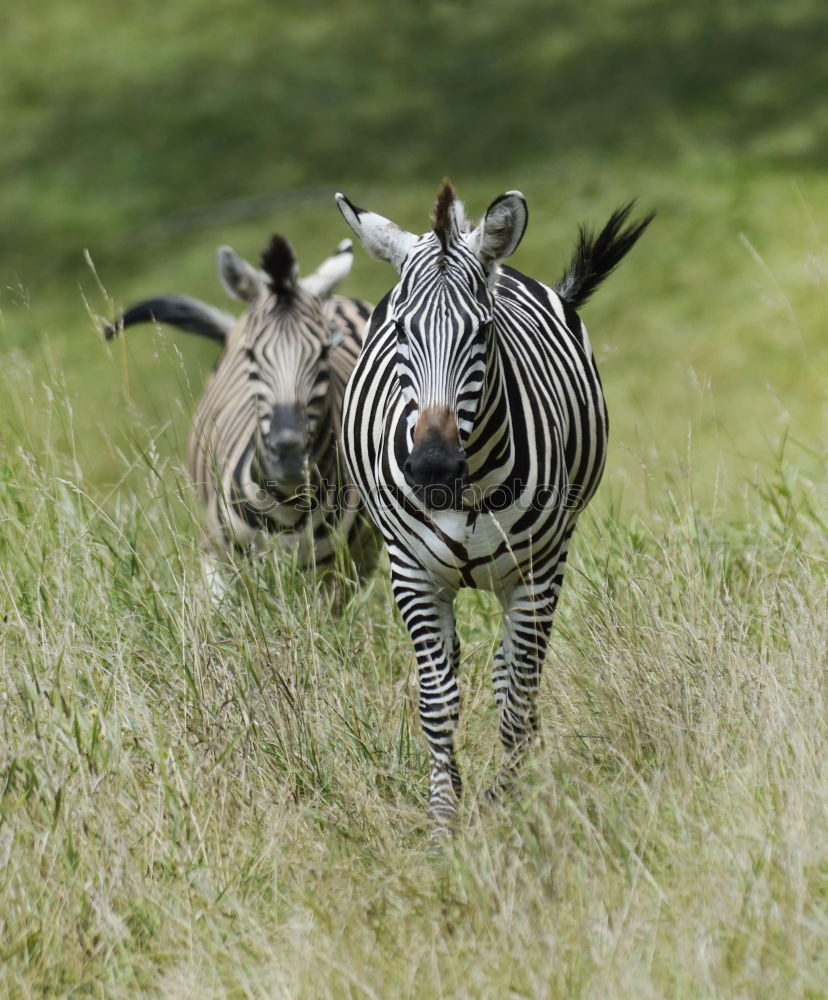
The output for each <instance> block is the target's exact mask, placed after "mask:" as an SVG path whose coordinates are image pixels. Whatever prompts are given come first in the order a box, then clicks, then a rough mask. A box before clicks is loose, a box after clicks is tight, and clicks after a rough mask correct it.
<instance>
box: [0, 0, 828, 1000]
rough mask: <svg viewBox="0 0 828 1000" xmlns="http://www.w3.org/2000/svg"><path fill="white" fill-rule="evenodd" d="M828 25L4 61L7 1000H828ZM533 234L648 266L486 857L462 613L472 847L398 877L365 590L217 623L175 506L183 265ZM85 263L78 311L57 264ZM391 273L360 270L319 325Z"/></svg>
mask: <svg viewBox="0 0 828 1000" xmlns="http://www.w3.org/2000/svg"><path fill="white" fill-rule="evenodd" d="M826 21H828V9H825V8H824V6H823V5H818V4H816V3H815V2H810V0H790V2H789V3H786V4H784V5H781V6H780V5H771V4H770V3H766V2H758V3H754V4H731V5H729V6H727V7H722V5H720V4H714V3H713V2H712V0H709V2H708V0H703V2H701V3H699V4H696V5H694V6H692V7H690V8H687V9H686V10H679V9H677V8H676V6H675V4H673V3H672V2H670V3H668V2H667V0H589V2H586V3H582V4H580V5H573V6H572V7H571V9H570V8H566V9H565V8H563V7H562V6H560V5H558V4H550V3H548V2H546V0H517V2H515V3H514V4H510V5H500V6H495V5H494V4H491V3H485V2H481V3H477V4H474V5H472V4H470V3H467V2H465V0H454V2H450V0H426V2H423V3H417V4H414V3H410V2H408V0H406V2H403V3H400V4H398V5H396V6H395V7H394V8H393V10H392V9H391V8H390V7H388V5H382V4H380V3H379V2H377V0H360V2H359V3H353V4H349V5H347V9H345V8H343V9H340V8H338V7H337V6H335V5H330V4H326V3H324V2H321V0H320V2H317V0H314V2H312V3H309V4H307V5H298V6H296V7H295V8H294V9H291V10H286V9H282V5H280V4H278V3H273V4H262V3H258V2H255V0H232V2H227V3H224V4H221V5H219V9H215V10H214V9H211V8H208V7H206V6H205V5H204V4H203V3H199V2H198V0H174V2H171V3H168V4H166V5H163V7H158V8H156V7H155V6H150V5H149V4H146V3H142V2H135V3H133V4H127V5H120V6H119V5H111V4H105V3H103V0H83V2H81V3H79V4H74V5H67V4H65V3H58V2H57V0H42V2H41V3H39V4H38V5H36V6H32V7H31V8H29V7H26V6H25V5H24V6H20V5H18V6H17V7H15V8H14V10H13V11H10V12H8V13H7V15H6V16H5V21H4V30H3V33H2V37H0V67H2V69H0V111H2V116H3V122H4V130H3V141H2V143H0V175H1V176H2V177H3V183H2V185H0V356H1V357H0V360H1V361H2V364H0V443H2V451H0V526H1V527H0V615H2V622H0V635H1V636H2V640H1V641H0V732H2V741H1V742H0V996H4V997H5V996H8V997H14V998H17V997H20V998H28V997H32V998H34V997H41V996H56V997H61V996H67V997H68V996H93V997H101V998H107V1000H110V998H127V997H129V998H132V997H136V996H142V997H143V996H147V997H156V996H157V997H164V998H187V997H192V998H199V1000H200V998H206V997H216V998H220V997H260V998H271V997H280V998H281V997H284V998H286V1000H293V998H303V1000H304V998H314V1000H315V998H337V1000H338V998H343V997H353V998H357V997H360V998H361V997H368V998H380V1000H386V998H392V997H394V998H396V997H412V998H415V997H416V998H418V1000H419V998H423V1000H430V998H432V997H433V998H435V1000H436V998H465V997H472V998H478V997H479V998H498V1000H500V998H518V997H527V998H529V997H531V998H536V997H537V998H547V997H549V998H567V1000H568V998H574V997H589V998H595V1000H615V998H627V997H635V998H636V1000H644V998H653V1000H657V998H659V1000H660V998H665V997H670V998H674V997H675V998H688V1000H689V998H754V997H755V998H768V1000H771V998H774V1000H776V998H780V997H784V998H788V997H791V998H797V997H802V998H813V1000H816V998H820V997H824V996H826V995H828V946H826V941H828V765H826V762H827V761H828V753H827V752H826V751H827V750H828V746H827V745H826V744H827V743H828V721H826V694H828V691H826V663H827V662H828V648H827V647H828V615H827V614H826V610H825V609H826V607H827V606H828V572H826V567H828V489H827V488H826V478H827V477H828V454H827V453H826V447H825V441H826V437H828V405H827V404H828V400H827V399H826V377H828V338H826V335H825V330H826V325H827V324H826V319H828V315H827V314H828V301H827V300H826V273H828V232H826V229H827V227H828V181H826V179H825V176H824V163H825V157H826V155H828V118H826V112H825V102H824V99H823V95H824V93H825V87H826V86H827V85H828V80H826V70H825V69H824V62H825V61H824V53H823V49H824V38H825V29H826V28H828V24H826ZM445 174H449V175H450V176H451V177H452V179H453V180H454V182H455V184H456V186H457V188H458V190H459V193H460V195H461V197H463V198H464V199H465V200H466V202H467V205H468V208H469V210H470V212H471V213H472V214H481V213H482V212H483V211H484V210H485V208H486V206H487V204H488V203H489V202H490V201H491V200H492V199H493V198H494V197H495V196H496V195H497V194H499V193H500V192H502V191H504V190H507V189H509V188H520V189H522V190H523V191H524V192H525V194H526V195H527V199H528V201H529V210H530V225H529V230H528V232H527V236H526V239H525V241H524V244H523V245H522V246H521V248H520V250H519V251H518V254H517V255H516V257H515V258H514V264H515V265H516V266H517V267H519V268H521V269H522V270H525V271H526V272H527V273H530V274H532V275H533V276H535V277H538V278H541V279H545V280H548V281H553V280H554V279H555V278H556V277H557V276H558V274H559V272H560V271H561V269H562V267H563V264H564V260H565V258H566V256H567V254H568V252H569V249H570V247H571V245H572V241H573V238H574V235H575V231H576V227H577V225H578V223H579V222H587V223H589V224H592V225H599V224H600V223H602V222H603V221H604V220H605V218H606V217H607V216H608V214H609V212H610V211H611V210H612V208H614V207H615V205H617V204H618V203H620V202H622V201H625V200H627V199H628V198H629V197H631V196H634V195H638V196H639V199H640V205H641V208H642V210H648V209H650V208H655V209H656V210H657V211H658V219H657V221H656V223H654V225H653V227H651V230H650V231H649V232H648V233H647V235H646V237H645V238H644V239H643V240H642V242H641V244H640V245H639V246H638V247H637V248H636V250H635V252H634V253H633V254H632V255H631V257H630V259H629V261H627V262H625V264H624V265H623V267H622V268H621V269H620V270H619V273H618V274H617V275H615V276H613V278H611V279H610V280H609V281H608V283H607V285H606V287H605V288H603V289H602V290H601V291H600V293H599V294H597V295H596V298H595V301H594V303H593V302H590V304H589V305H588V306H587V307H586V309H585V310H584V318H585V320H586V322H587V324H588V325H589V327H590V330H591V333H592V337H593V341H594V346H595V349H596V354H597V356H598V359H599V364H600V368H601V374H602V378H603V381H604V385H605V389H606V393H607V397H608V402H609V406H610V416H611V437H612V444H611V453H610V458H609V462H608V472H607V476H606V480H605V483H604V485H603V486H602V488H601V491H600V493H599V496H598V498H597V499H596V501H595V502H594V504H593V505H592V507H591V508H590V509H589V511H588V512H587V514H586V515H585V516H584V517H583V518H582V523H581V530H580V532H579V536H578V538H577V543H576V547H575V553H574V557H573V559H572V561H571V566H570V569H569V571H568V576H567V581H566V583H565V585H564V591H563V597H562V600H561V606H560V609H559V614H558V619H557V629H556V631H555V634H554V637H553V642H552V648H551V650H550V654H549V657H548V661H547V665H546V671H545V675H544V682H543V686H542V719H543V729H544V749H543V752H542V753H540V754H539V755H538V756H537V757H536V758H535V759H534V760H533V761H532V762H531V764H530V766H529V768H528V771H527V774H526V777H525V781H524V783H523V785H522V787H521V790H520V794H519V795H518V796H517V798H516V800H515V801H514V802H513V803H512V804H511V808H510V809H509V811H508V812H504V813H502V814H494V815H492V814H488V815H484V816H479V815H477V814H476V812H475V810H474V793H475V791H476V790H477V789H478V788H480V787H483V786H484V785H485V784H486V782H487V780H489V779H490V778H491V775H492V773H493V771H494V768H495V766H496V761H497V754H496V736H495V733H496V720H495V711H494V705H493V698H492V696H491V691H490V681H489V664H490V657H491V654H492V651H493V648H494V646H495V644H496V641H497V635H496V629H495V626H494V617H495V616H494V608H493V605H492V603H491V601H490V600H489V598H488V597H487V596H486V595H483V594H478V593H476V592H470V591H468V592H464V593H463V595H462V597H461V599H460V601H459V604H458V617H459V620H460V623H461V636H462V639H463V677H462V686H463V718H462V725H461V736H460V747H459V750H460V761H461V766H462V768H463V771H464V775H465V777H466V780H467V787H468V793H469V794H468V800H467V801H466V802H465V803H464V810H465V811H464V815H463V819H462V822H461V824H460V826H459V829H458V832H457V835H456V836H455V838H454V840H453V841H452V842H451V843H449V844H447V845H446V846H445V848H444V849H442V850H441V851H439V852H438V853H429V851H428V837H427V830H426V826H425V822H424V812H425V798H426V793H427V778H426V761H425V754H424V747H423V744H422V741H421V738H420V735H419V726H418V722H417V719H416V686H415V680H414V676H413V666H414V662H413V655H412V652H411V649H410V644H409V641H408V639H407V637H406V635H405V634H404V630H403V628H402V625H401V623H400V622H399V619H398V617H397V616H396V615H395V614H394V613H393V611H392V608H391V602H390V597H389V589H388V585H387V582H386V579H385V577H384V575H383V573H379V574H378V575H377V576H376V578H375V579H374V580H373V581H372V582H371V584H370V585H369V586H368V587H366V588H365V589H364V590H363V591H362V592H361V593H360V594H359V595H358V596H357V597H356V598H355V599H354V601H353V602H352V604H350V605H349V606H347V607H346V608H344V610H343V611H342V613H341V614H339V615H336V616H334V615H333V614H332V613H331V610H330V609H329V608H328V607H327V606H326V604H325V602H324V600H322V599H321V598H320V596H319V595H318V594H316V593H314V592H313V591H312V590H310V589H309V588H308V587H307V586H306V584H305V581H303V580H302V579H301V577H300V575H299V574H298V573H297V572H296V570H295V568H292V567H290V566H284V567H282V568H281V570H280V571H278V572H277V571H275V570H273V569H272V568H269V567H258V568H250V567H247V568H245V567H240V568H239V583H238V586H237V587H236V588H235V589H234V590H233V592H232V593H231V595H230V596H229V597H228V599H227V603H226V604H225V605H224V606H222V608H220V609H216V608H214V607H212V606H211V605H210V603H209V601H208V600H206V598H205V595H204V586H203V580H202V578H201V569H200V562H199V528H198V512H197V509H196V507H195V504H194V499H193V497H192V495H191V493H190V489H189V486H188V484H187V482H186V476H185V474H184V473H183V471H182V462H183V455H184V446H185V445H184V443H185V439H186V434H187V429H188V422H189V416H190V413H191V411H192V405H193V400H194V399H195V398H197V396H198V394H199V392H200V387H201V384H202V381H203V378H204V376H205V374H206V373H207V372H208V371H209V369H210V367H211V366H212V364H213V363H214V361H215V351H214V349H211V348H210V346H209V345H206V344H198V343H194V342H193V341H187V340H186V338H182V337H176V336H175V335H173V334H172V333H171V332H170V331H165V330H152V329H149V328H147V329H145V330H143V331H140V330H136V331H134V334H132V335H130V336H128V337H125V338H124V339H123V340H122V341H120V342H117V343H115V344H113V345H112V346H106V345H104V344H103V343H102V341H101V339H100V336H99V332H98V329H97V325H98V322H99V318H101V317H103V318H106V319H108V318H110V317H111V316H112V315H113V313H114V311H115V309H117V308H118V307H120V306H122V305H125V304H127V303H128V302H130V301H132V300H134V299H135V298H138V297H144V296H147V295H150V294H155V293H162V292H169V291H177V292H182V293H187V294H192V295H198V296H201V297H204V298H206V299H208V300H210V301H213V302H215V303H216V304H223V303H222V295H221V292H220V289H219V287H218V283H217V281H216V279H215V275H214V263H213V260H214V250H215V247H216V246H217V245H218V244H220V243H230V244H232V245H234V246H235V247H236V249H238V250H239V251H241V252H243V253H244V254H246V255H247V256H248V257H249V258H251V259H255V257H256V255H257V254H258V252H259V251H260V249H261V248H262V247H263V245H264V243H265V241H266V238H267V236H268V235H269V233H270V232H271V231H274V230H278V231H281V232H284V233H285V234H286V235H287V236H288V237H289V238H290V239H291V240H292V241H293V243H294V245H295V246H296V249H297V250H298V252H299V255H300V260H301V262H302V264H303V267H304V269H305V270H310V269H311V268H312V267H313V266H314V265H315V263H317V262H318V261H319V260H320V259H321V258H322V257H324V256H325V255H326V254H327V253H328V252H329V251H330V250H331V249H332V247H333V246H335V245H336V243H337V242H338V241H339V240H340V239H341V238H343V237H344V236H345V235H347V233H346V230H345V227H344V224H343V223H342V222H341V220H340V219H339V217H338V215H337V213H336V210H335V208H334V207H333V199H332V193H333V192H334V191H335V190H338V189H340V190H344V191H345V192H346V193H347V194H348V195H349V197H351V198H352V199H353V200H354V201H355V202H357V203H358V204H363V205H366V206H367V207H371V208H374V209H376V210H377V211H380V212H382V213H383V214H385V215H388V216H391V217H392V218H394V219H395V220H396V221H399V222H400V223H402V224H403V225H405V226H407V227H409V228H411V229H416V230H418V231H422V230H423V229H424V228H425V226H426V224H427V219H428V215H429V212H430V210H431V205H432V200H433V197H434V193H435V191H436V188H437V186H438V184H439V182H440V180H441V179H442V177H443V175H445ZM85 251H88V253H89V257H90V259H91V261H92V265H93V267H94V271H93V270H92V268H91V267H90V265H89V263H88V262H87V260H86V258H85ZM391 277H392V275H391V272H390V271H389V270H386V269H384V268H383V267H382V266H381V265H379V264H376V263H373V262H370V261H368V260H366V259H365V257H364V255H358V256H357V260H356V263H355V267H354V272H353V275H352V277H351V279H350V280H349V283H348V285H347V286H346V290H347V291H350V292H351V293H352V294H355V295H361V296H364V297H367V298H371V299H373V300H376V299H378V297H379V296H380V295H381V294H382V293H383V292H384V291H385V290H387V288H388V287H389V285H390V282H391Z"/></svg>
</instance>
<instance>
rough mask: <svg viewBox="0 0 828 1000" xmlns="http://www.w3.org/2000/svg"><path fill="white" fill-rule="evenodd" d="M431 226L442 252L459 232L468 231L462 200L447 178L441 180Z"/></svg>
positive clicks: (468, 226) (444, 251)
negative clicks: (441, 184) (441, 183)
mask: <svg viewBox="0 0 828 1000" xmlns="http://www.w3.org/2000/svg"><path fill="white" fill-rule="evenodd" d="M431 228H432V230H433V231H434V234H435V236H436V237H437V239H438V240H439V241H440V246H441V247H442V248H443V253H446V251H447V250H448V249H449V247H450V246H451V244H452V243H453V242H454V240H455V239H456V238H457V237H458V236H459V235H460V233H465V232H468V231H469V229H470V225H469V222H468V220H467V219H466V212H465V209H464V208H463V202H462V201H460V200H459V199H458V197H457V193H456V192H455V190H454V187H453V186H452V183H451V181H450V180H449V179H448V178H446V179H445V180H444V181H443V186H442V187H441V188H440V191H439V194H438V195H437V204H436V205H435V206H434V215H433V216H432V218H431Z"/></svg>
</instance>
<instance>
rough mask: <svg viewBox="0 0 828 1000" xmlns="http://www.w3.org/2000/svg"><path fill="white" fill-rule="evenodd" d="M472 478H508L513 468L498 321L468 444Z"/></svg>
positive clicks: (466, 448)
mask: <svg viewBox="0 0 828 1000" xmlns="http://www.w3.org/2000/svg"><path fill="white" fill-rule="evenodd" d="M465 450H466V460H467V461H468V464H469V478H470V479H472V480H473V481H474V480H479V479H480V478H481V477H483V478H485V479H486V480H488V479H489V478H491V476H492V474H493V473H497V478H500V477H501V475H502V476H507V475H508V473H509V470H510V469H511V466H512V464H513V455H514V434H513V427H512V422H511V418H510V415H509V405H508V399H507V394H506V381H505V378H504V374H503V362H502V358H501V353H500V345H499V343H498V337H497V321H495V324H494V325H493V328H492V330H491V332H490V335H489V348H488V351H487V356H486V373H485V377H484V380H483V389H482V392H481V396H480V404H479V406H478V408H477V413H476V414H475V418H474V425H473V426H472V430H471V433H470V434H469V437H468V440H467V442H466V447H465Z"/></svg>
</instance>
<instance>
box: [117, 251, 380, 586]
mask: <svg viewBox="0 0 828 1000" xmlns="http://www.w3.org/2000/svg"><path fill="white" fill-rule="evenodd" d="M352 262H353V251H352V245H351V241H350V240H344V241H343V242H342V243H340V245H339V246H338V248H337V251H336V253H335V254H334V255H333V256H331V257H329V258H328V259H327V260H325V261H324V262H323V263H322V264H321V265H320V267H319V268H318V269H317V270H316V271H314V273H313V274H311V275H308V276H307V277H305V278H299V276H298V266H297V262H296V257H295V256H294V253H293V250H292V249H291V247H290V244H289V243H288V242H287V241H286V240H285V239H284V238H283V237H281V236H273V237H272V239H271V240H270V243H269V244H268V246H267V248H266V249H265V251H264V253H263V254H262V258H261V268H255V267H253V266H252V265H251V264H249V263H248V262H247V261H245V260H244V259H243V258H242V257H240V256H239V255H238V254H237V253H236V252H235V251H234V250H232V249H231V248H230V247H226V246H224V247H220V248H219V251H218V270H219V277H220V279H221V282H222V284H223V286H224V288H225V290H226V291H227V292H228V293H229V294H230V295H231V296H233V297H234V298H236V299H239V300H241V301H242V302H244V303H246V304H247V307H248V308H247V310H246V312H244V313H243V314H242V315H241V316H240V317H238V318H236V317H234V316H232V315H230V314H229V313H225V312H223V311H222V310H220V309H216V308H214V307H213V306H210V305H207V304H206V303H204V302H201V301H199V300H197V299H192V298H188V297H186V296H178V295H175V296H173V295H171V296H162V297H160V298H152V299H147V300H145V301H142V302H139V303H137V304H136V305H134V306H132V307H131V308H129V309H127V310H126V311H125V312H124V313H123V315H121V316H120V317H119V319H118V320H117V321H116V322H115V323H114V324H113V325H111V326H108V327H107V328H106V329H105V331H104V333H105V336H106V338H107V339H110V338H112V337H114V336H115V335H116V334H118V333H120V332H121V331H122V330H123V329H124V328H125V327H128V326H132V325H134V324H136V323H143V322H148V321H154V322H157V323H168V324H170V325H171V326H175V327H177V328H178V329H181V330H185V331H187V332H189V333H195V334H197V335H200V336H203V337H207V338H209V339H211V340H214V341H216V342H217V343H220V344H221V345H222V346H223V352H222V354H221V356H220V358H219V360H218V363H217V365H216V367H215V369H214V371H213V374H212V375H211V377H210V379H209V380H208V382H207V385H206V387H205V390H204V394H203V395H202V397H201V399H200V401H199V403H198V406H197V408H196V412H195V417H194V420H193V424H192V428H191V431H190V437H189V445H188V460H187V462H188V468H189V472H190V475H191V477H192V479H193V482H194V483H195V486H196V490H197V493H198V496H199V498H200V500H201V501H202V503H203V505H204V508H205V520H204V542H205V544H204V549H205V570H206V575H207V578H208V580H209V582H210V585H211V589H212V591H213V593H214V595H215V596H220V595H221V593H223V590H224V586H223V584H222V579H221V574H220V573H219V572H218V570H217V565H216V558H215V556H216V555H228V554H229V553H231V552H232V551H233V550H236V551H243V552H246V553H250V554H254V553H262V552H264V551H266V550H267V549H268V548H269V544H270V540H271V539H272V540H275V545H276V552H277V556H278V554H279V553H282V554H285V553H292V554H294V555H295V557H296V558H297V559H298V562H299V565H300V566H302V567H303V568H304V567H308V568H315V569H318V570H320V571H322V573H323V574H325V573H326V571H328V570H332V569H342V570H344V571H345V572H346V573H347V574H348V575H351V574H352V568H351V567H350V566H340V565H339V564H338V563H337V559H338V556H339V554H340V553H341V551H342V546H343V543H345V544H346V545H347V553H348V555H349V558H350V559H351V560H352V561H353V564H354V566H355V568H356V570H357V574H358V575H359V576H360V577H364V576H366V575H367V574H368V573H369V572H370V570H371V568H372V566H373V563H374V559H375V555H376V548H377V543H376V539H375V535H376V532H375V529H374V528H373V526H372V525H371V524H370V522H369V521H368V520H367V519H366V518H365V516H364V515H361V514H360V512H359V510H358V504H357V503H355V502H354V498H353V496H351V495H350V494H351V493H352V490H351V489H350V487H349V484H348V482H347V480H346V479H345V478H344V476H343V474H342V469H341V463H340V457H339V449H338V441H339V434H340V428H341V416H342V400H343V396H344V392H345V384H346V382H347V380H348V376H349V375H350V373H351V371H352V369H353V366H354V363H355V361H356V358H357V355H358V354H359V351H360V348H361V346H362V333H363V330H364V328H365V324H366V321H367V319H368V318H369V316H370V314H371V307H370V306H369V305H368V304H367V303H365V302H361V301H358V300H356V299H348V298H343V297H342V296H338V295H332V294H331V293H332V292H333V290H334V288H335V287H336V286H337V285H338V284H339V283H340V282H341V281H342V280H343V279H344V278H345V277H346V276H347V274H348V273H349V271H350V269H351V265H352Z"/></svg>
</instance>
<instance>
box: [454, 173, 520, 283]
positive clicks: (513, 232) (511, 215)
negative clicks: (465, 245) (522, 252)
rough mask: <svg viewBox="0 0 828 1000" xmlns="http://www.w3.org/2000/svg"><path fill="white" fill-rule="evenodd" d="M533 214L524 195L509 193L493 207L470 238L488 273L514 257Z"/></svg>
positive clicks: (478, 257)
mask: <svg viewBox="0 0 828 1000" xmlns="http://www.w3.org/2000/svg"><path fill="white" fill-rule="evenodd" d="M528 220H529V210H528V209H527V207H526V199H525V198H524V197H523V195H522V194H521V193H520V191H507V192H506V194H502V195H501V196H500V197H499V198H495V200H494V201H493V202H492V203H491V205H489V207H488V209H487V211H486V216H485V218H484V219H483V221H482V222H481V223H480V225H479V226H478V227H477V229H475V230H474V232H473V233H472V234H471V236H470V238H469V245H470V247H471V249H472V250H473V251H474V253H475V254H476V255H477V259H478V260H479V261H480V263H481V264H482V265H483V270H484V271H486V272H487V273H488V272H489V271H491V270H492V268H493V267H494V265H495V264H496V263H497V261H499V260H503V258H504V257H511V255H512V254H513V253H514V252H515V250H517V248H518V244H519V243H520V241H521V240H522V239H523V234H524V233H525V232H526V223H527V222H528Z"/></svg>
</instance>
